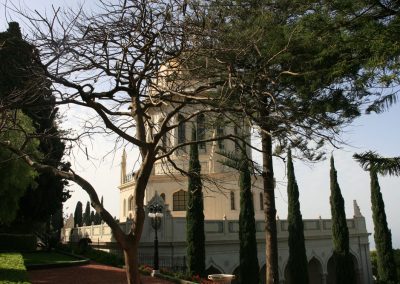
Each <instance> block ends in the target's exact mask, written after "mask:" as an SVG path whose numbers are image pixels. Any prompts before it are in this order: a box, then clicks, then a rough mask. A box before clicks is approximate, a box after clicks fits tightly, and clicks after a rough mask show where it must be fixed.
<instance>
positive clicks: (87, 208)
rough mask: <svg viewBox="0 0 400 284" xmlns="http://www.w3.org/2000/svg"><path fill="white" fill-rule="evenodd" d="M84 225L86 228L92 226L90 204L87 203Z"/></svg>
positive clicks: (83, 219) (83, 218)
mask: <svg viewBox="0 0 400 284" xmlns="http://www.w3.org/2000/svg"><path fill="white" fill-rule="evenodd" d="M82 221H83V224H85V225H86V226H89V225H90V223H91V222H90V202H89V201H88V202H86V208H85V213H83V217H82Z"/></svg>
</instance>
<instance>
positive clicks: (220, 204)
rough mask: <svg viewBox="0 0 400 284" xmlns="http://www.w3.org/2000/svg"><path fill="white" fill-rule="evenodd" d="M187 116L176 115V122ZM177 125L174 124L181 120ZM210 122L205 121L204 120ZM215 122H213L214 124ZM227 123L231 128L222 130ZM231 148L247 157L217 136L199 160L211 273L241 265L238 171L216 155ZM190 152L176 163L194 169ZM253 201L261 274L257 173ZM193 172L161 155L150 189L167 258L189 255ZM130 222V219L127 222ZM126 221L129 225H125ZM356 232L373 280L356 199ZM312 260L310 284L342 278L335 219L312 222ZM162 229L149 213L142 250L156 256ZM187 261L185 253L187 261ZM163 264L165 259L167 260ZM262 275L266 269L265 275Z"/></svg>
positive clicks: (124, 180)
mask: <svg viewBox="0 0 400 284" xmlns="http://www.w3.org/2000/svg"><path fill="white" fill-rule="evenodd" d="M161 120H162V113H160V114H157V115H156V116H154V122H155V123H156V122H157V121H161ZM177 121H179V117H176V118H175V123H176V122H177ZM173 123H174V122H173ZM195 123H197V131H198V132H199V129H200V131H202V129H204V131H203V134H201V135H203V138H204V139H207V138H210V137H215V136H217V135H226V134H234V135H240V134H239V133H238V132H239V131H238V129H237V128H236V127H234V126H231V124H229V123H225V122H223V119H222V118H221V117H214V118H213V119H211V122H209V121H208V122H207V124H206V123H204V121H201V120H200V121H199V120H197V121H196V122H195ZM195 123H192V122H190V123H186V124H183V125H181V126H180V127H177V128H176V129H175V130H174V132H173V133H171V134H168V135H167V136H166V137H165V139H163V141H162V143H164V144H165V145H164V146H165V147H166V148H168V147H169V148H171V147H172V146H174V145H177V144H178V143H182V142H186V141H188V140H190V137H189V136H190V133H191V127H193V125H196V124H195ZM202 123H203V125H201V124H202ZM206 125H207V127H206ZM221 125H223V129H221ZM218 150H226V151H228V152H235V151H236V153H238V155H239V152H240V151H239V149H238V146H237V145H235V143H234V142H233V141H231V140H226V141H222V142H218V141H214V142H209V143H207V144H204V145H200V146H199V153H200V155H199V160H200V163H201V168H202V171H201V173H202V175H203V177H204V180H203V194H204V215H205V232H206V267H207V268H208V269H209V272H217V271H219V272H221V273H234V272H235V271H237V269H238V265H239V237H238V231H239V222H238V219H239V209H240V205H239V197H240V194H239V184H238V173H237V171H236V170H233V169H231V168H228V167H226V166H223V165H222V164H221V163H220V162H219V160H220V159H221V156H219V155H218V154H217V153H216V152H217V151H218ZM188 151H189V147H188V146H186V149H180V150H178V151H177V152H176V153H175V154H174V155H173V156H172V157H171V158H172V160H173V161H174V162H175V164H176V165H177V166H178V167H180V168H182V169H184V170H187V167H188V159H189V157H188ZM128 168H129V166H128V165H127V154H126V152H125V150H124V152H123V155H122V162H121V184H120V186H119V190H120V194H119V198H120V214H119V219H120V221H121V222H122V223H121V224H120V226H121V227H122V228H123V229H125V230H126V231H127V232H128V231H129V229H130V221H129V218H132V217H133V214H134V210H133V209H134V201H133V200H134V195H135V193H134V186H135V173H134V172H132V171H129V170H128ZM252 191H253V202H254V209H255V219H256V231H257V232H256V238H257V242H258V259H259V263H260V267H261V271H265V231H264V230H265V225H264V210H263V202H262V200H263V188H262V181H261V179H260V178H258V179H257V178H256V177H253V187H252ZM185 192H187V177H186V176H183V175H181V174H180V173H179V172H178V171H177V170H176V169H174V168H173V167H172V166H171V165H168V164H167V163H164V162H163V161H162V160H159V161H158V162H157V163H156V164H155V166H154V168H153V172H152V175H151V177H150V180H149V182H148V186H147V189H146V194H145V210H146V216H147V213H148V207H149V205H151V204H153V203H155V202H157V203H158V204H161V205H162V206H163V208H164V209H163V211H164V212H163V213H164V214H163V218H162V223H161V228H160V231H159V245H160V258H161V259H170V260H171V261H170V262H171V263H174V260H175V259H177V258H179V257H180V258H181V259H182V258H183V257H184V256H186V230H185V226H186V219H185V216H186V211H185V209H186V200H185V195H186V193H185ZM127 219H128V220H127ZM125 221H126V222H125ZM347 224H348V227H349V233H350V249H351V253H352V255H353V260H354V265H355V268H356V271H357V277H358V281H357V283H365V284H370V283H372V271H371V262H370V258H369V241H368V236H369V234H368V232H367V230H366V225H365V219H364V217H363V216H362V215H361V212H360V210H359V208H358V206H357V204H356V202H355V201H354V217H353V218H352V219H349V220H348V221H347ZM287 225H288V224H287V221H285V220H277V230H278V248H279V272H280V279H281V280H282V283H284V282H285V268H286V263H287V260H288V253H289V252H288V231H287ZM304 234H305V240H306V249H307V258H308V261H309V274H310V283H322V284H325V283H334V278H335V276H334V273H333V269H332V267H333V266H332V261H331V259H332V258H331V257H332V251H333V244H332V237H331V220H323V219H316V220H304ZM64 236H65V238H66V239H67V240H68V239H69V240H72V241H74V240H77V239H78V238H79V237H81V236H89V237H90V238H91V239H92V241H93V242H94V243H96V242H97V243H98V244H100V243H108V244H110V243H115V240H114V239H113V237H112V235H111V230H110V228H109V227H108V226H106V225H105V224H102V225H97V226H87V227H82V228H75V229H73V230H66V231H65V235H64ZM153 239H154V230H153V228H152V227H151V222H150V220H149V218H146V220H145V224H144V229H143V234H142V237H141V247H140V253H141V255H149V256H151V255H152V250H153ZM183 259H184V258H183ZM160 263H161V264H160V265H161V266H162V263H163V262H162V261H161V262H160ZM262 275H265V273H263V272H262Z"/></svg>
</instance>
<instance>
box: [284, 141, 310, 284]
mask: <svg viewBox="0 0 400 284" xmlns="http://www.w3.org/2000/svg"><path fill="white" fill-rule="evenodd" d="M287 178H288V186H287V191H288V231H289V240H288V242H289V260H288V264H287V265H288V268H289V277H290V278H289V279H290V280H291V283H299V284H301V283H304V284H307V283H308V262H307V254H306V247H305V242H304V226H303V219H302V216H301V211H300V202H299V188H298V186H297V182H296V177H295V174H294V167H293V161H292V153H291V150H290V149H289V152H288V160H287Z"/></svg>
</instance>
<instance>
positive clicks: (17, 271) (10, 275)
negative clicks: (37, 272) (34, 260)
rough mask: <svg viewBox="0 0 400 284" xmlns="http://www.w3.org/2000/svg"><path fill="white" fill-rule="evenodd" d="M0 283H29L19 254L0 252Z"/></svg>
mask: <svg viewBox="0 0 400 284" xmlns="http://www.w3.org/2000/svg"><path fill="white" fill-rule="evenodd" d="M0 283H20V284H28V283H29V281H28V273H27V272H26V268H25V265H24V260H23V258H22V255H21V254H19V253H0Z"/></svg>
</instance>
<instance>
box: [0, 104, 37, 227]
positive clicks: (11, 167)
mask: <svg viewBox="0 0 400 284" xmlns="http://www.w3.org/2000/svg"><path fill="white" fill-rule="evenodd" d="M15 122H16V123H17V124H18V125H20V126H21V127H23V128H24V129H25V130H27V131H32V130H33V126H32V121H31V120H30V119H29V118H28V117H27V116H26V115H24V114H23V113H22V112H20V111H17V112H16V113H15ZM3 127H7V128H8V130H7V131H4V132H0V139H1V140H2V141H10V142H11V143H12V144H13V145H15V146H17V147H20V146H22V145H23V144H24V142H25V136H24V134H23V133H22V132H20V131H19V130H18V129H15V128H14V125H13V124H11V123H7V124H6V125H4V126H3ZM38 146H39V143H38V141H37V140H32V141H31V142H29V143H28V144H27V145H26V150H27V151H28V152H29V153H31V154H32V155H35V156H36V157H39V156H40V154H39V152H38V148H39V147H38ZM36 176H37V173H36V172H35V171H34V170H33V169H32V168H31V167H29V165H27V164H26V163H24V162H23V161H21V160H19V159H18V157H17V156H16V155H15V154H13V153H11V152H10V151H9V150H7V149H6V148H3V147H1V146H0V225H3V224H10V223H11V222H13V221H14V219H15V218H16V216H17V212H18V208H19V200H20V198H21V197H22V196H23V195H24V194H25V192H26V189H27V188H28V187H29V186H31V188H34V187H35V186H37V184H36V183H35V177H36Z"/></svg>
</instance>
